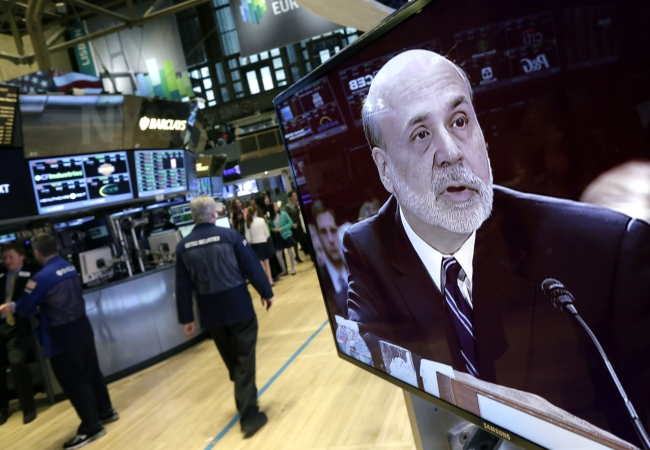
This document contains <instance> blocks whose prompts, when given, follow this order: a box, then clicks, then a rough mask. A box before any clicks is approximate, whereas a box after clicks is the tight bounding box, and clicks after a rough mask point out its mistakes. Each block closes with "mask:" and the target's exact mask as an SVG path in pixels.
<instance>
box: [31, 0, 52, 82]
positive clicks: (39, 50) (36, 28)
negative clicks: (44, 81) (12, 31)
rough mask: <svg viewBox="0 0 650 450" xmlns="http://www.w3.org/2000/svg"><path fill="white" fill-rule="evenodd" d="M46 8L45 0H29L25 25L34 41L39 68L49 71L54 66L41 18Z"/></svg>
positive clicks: (33, 45) (33, 46)
mask: <svg viewBox="0 0 650 450" xmlns="http://www.w3.org/2000/svg"><path fill="white" fill-rule="evenodd" d="M44 9H45V0H29V3H28V4H27V11H26V14H25V25H26V26H27V32H28V33H29V37H30V39H31V41H32V48H33V49H34V56H35V57H36V63H37V64H38V68H39V70H45V71H49V70H50V68H51V67H52V62H51V60H50V52H49V51H48V49H47V40H46V39H45V35H44V34H43V27H42V24H41V18H42V17H43V10H44Z"/></svg>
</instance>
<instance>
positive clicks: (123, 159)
mask: <svg viewBox="0 0 650 450" xmlns="http://www.w3.org/2000/svg"><path fill="white" fill-rule="evenodd" d="M29 169H30V172H31V176H32V183H33V185H34V192H35V194H36V203H37V206H38V212H39V214H52V213H56V212H62V211H67V210H72V209H78V208H87V207H93V206H101V205H105V204H110V203H115V202H120V201H124V200H131V199H132V198H133V190H132V188H131V174H130V172H129V165H128V163H127V156H126V152H117V153H101V154H94V155H80V156H69V157H62V158H49V159H38V160H32V161H30V162H29Z"/></svg>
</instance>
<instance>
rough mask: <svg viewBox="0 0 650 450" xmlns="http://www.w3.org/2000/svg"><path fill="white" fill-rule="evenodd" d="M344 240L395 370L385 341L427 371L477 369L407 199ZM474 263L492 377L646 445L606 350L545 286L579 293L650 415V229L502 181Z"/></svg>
mask: <svg viewBox="0 0 650 450" xmlns="http://www.w3.org/2000/svg"><path fill="white" fill-rule="evenodd" d="M343 245H344V255H345V259H346V262H347V264H348V268H349V270H350V277H349V288H348V309H349V314H350V319H352V320H355V321H357V322H358V323H359V324H360V332H361V333H362V335H363V337H364V340H365V341H366V343H367V344H368V346H369V348H370V349H371V353H372V355H373V363H374V365H375V367H377V368H379V369H381V370H385V368H384V367H383V364H382V358H381V353H380V351H379V346H378V340H379V339H382V340H386V341H390V342H392V343H394V344H396V345H398V346H400V347H404V348H406V349H408V350H410V351H411V352H412V353H413V359H414V363H415V366H416V367H415V369H416V373H418V374H419V364H420V360H421V359H422V358H423V359H428V360H433V361H438V362H442V363H445V364H449V365H451V366H453V367H454V369H456V370H460V371H466V369H465V368H464V362H463V359H462V357H461V355H460V349H459V346H458V344H457V339H456V336H455V334H454V331H453V328H452V325H451V323H450V321H449V320H448V318H447V314H446V311H445V306H444V302H443V297H442V294H441V293H440V292H439V291H438V289H437V288H436V286H435V284H434V282H433V280H431V278H430V276H429V274H428V272H427V270H426V268H425V267H424V265H423V263H422V262H421V260H420V258H419V257H418V255H417V253H416V252H415V249H414V248H413V246H412V245H411V243H410V241H409V240H408V237H407V236H406V232H405V231H404V228H403V226H402V224H401V219H400V217H399V208H398V205H397V201H396V200H395V198H394V197H391V198H390V199H389V200H388V202H387V203H386V204H385V205H384V206H383V207H382V208H381V211H380V212H379V214H378V215H377V216H375V217H373V218H370V219H368V220H365V221H363V222H360V223H358V224H356V225H354V226H352V227H351V228H350V229H349V230H348V232H347V233H346V235H345V238H344V243H343ZM473 265H474V274H473V280H472V285H473V289H472V291H473V292H472V297H473V308H474V309H473V314H474V331H475V335H476V342H477V349H476V352H477V359H478V361H477V362H478V367H477V369H478V371H479V373H480V374H481V378H482V379H484V380H486V381H489V382H493V383H497V384H501V385H504V386H508V387H512V388H515V389H520V390H523V391H528V392H532V393H535V394H537V395H540V396H542V397H544V398H546V399H547V400H548V401H550V402H551V403H553V404H555V405H556V406H558V407H560V408H563V409H565V410H567V411H569V412H571V413H573V414H575V415H577V416H579V417H582V418H584V419H585V420H588V421H590V422H592V423H594V424H595V425H597V426H600V427H602V428H605V429H608V430H610V431H612V432H614V433H615V434H617V435H619V436H621V437H623V438H624V439H628V440H630V441H632V442H637V441H636V440H635V438H636V436H635V433H634V431H633V429H632V428H631V427H630V426H629V424H628V421H627V416H626V415H625V412H624V410H623V409H622V401H620V400H619V399H618V398H617V397H618V394H617V391H616V388H615V386H614V384H613V382H612V381H611V380H610V378H609V376H608V374H607V372H606V371H605V369H604V364H602V362H601V360H600V358H599V356H598V354H597V352H596V350H595V348H594V346H593V345H592V344H591V342H590V341H589V340H588V337H587V335H586V333H585V332H584V331H583V330H582V329H580V328H579V326H578V325H577V323H576V322H575V320H574V319H572V318H571V317H569V316H568V315H567V314H564V313H563V312H561V311H559V310H557V309H555V308H554V307H553V305H552V304H551V303H550V302H549V301H548V300H547V299H546V298H545V297H544V294H543V292H542V290H541V282H542V281H543V280H544V279H545V278H547V277H553V278H557V279H559V280H560V281H562V282H563V283H564V284H565V286H566V287H567V288H568V289H569V290H570V291H571V292H572V293H573V294H574V296H575V298H576V306H577V309H578V311H579V312H580V314H581V315H582V317H583V318H584V320H585V321H586V322H587V324H589V326H590V327H591V328H592V330H593V331H594V333H595V334H596V335H597V336H598V338H599V339H600V342H601V344H602V345H603V347H604V348H605V351H606V352H607V354H608V356H609V358H610V360H611V361H612V364H613V365H614V367H615V369H616V370H617V372H618V375H619V377H620V378H621V381H622V383H623V385H624V388H625V389H626V392H627V394H628V396H629V397H630V398H631V400H632V401H633V403H634V405H635V407H636V408H637V412H639V413H640V414H641V415H644V413H646V411H647V408H648V405H649V404H650V401H649V399H650V369H649V368H650V226H649V225H648V224H647V223H645V222H643V221H640V220H632V219H630V218H629V217H627V216H625V215H622V214H618V213H615V212H612V211H609V210H605V209H602V208H598V207H593V206H589V205H585V204H580V203H576V202H568V201H562V200H556V199H552V198H548V197H541V196H535V195H527V194H522V193H518V192H515V191H512V190H508V189H504V188H499V187H495V190H494V207H493V213H492V216H491V217H490V218H489V219H488V220H487V221H486V222H485V223H484V224H483V225H482V226H481V228H480V229H479V230H478V231H477V236H476V246H475V250H474V260H473ZM418 377H419V376H418ZM419 383H420V387H421V380H419ZM645 423H646V424H647V420H646V421H645Z"/></svg>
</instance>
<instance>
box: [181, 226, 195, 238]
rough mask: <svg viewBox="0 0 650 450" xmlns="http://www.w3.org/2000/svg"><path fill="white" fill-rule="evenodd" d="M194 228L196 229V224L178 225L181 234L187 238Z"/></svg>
mask: <svg viewBox="0 0 650 450" xmlns="http://www.w3.org/2000/svg"><path fill="white" fill-rule="evenodd" d="M193 229H194V224H192V225H184V226H182V227H178V232H179V233H180V234H181V237H183V238H185V237H187V236H188V235H189V234H190V233H191V232H192V230H193Z"/></svg>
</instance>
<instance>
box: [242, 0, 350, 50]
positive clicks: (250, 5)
mask: <svg viewBox="0 0 650 450" xmlns="http://www.w3.org/2000/svg"><path fill="white" fill-rule="evenodd" d="M230 7H231V8H232V12H233V17H234V19H235V27H236V28H237V36H238V37H239V47H240V51H241V56H248V55H253V54H256V53H260V52H263V51H265V50H270V49H272V48H279V47H284V46H285V45H288V44H292V43H294V42H298V41H302V40H304V39H309V38H311V37H313V36H318V35H321V34H324V33H328V32H330V31H334V30H338V29H340V28H342V26H341V25H338V24H336V23H334V22H330V21H329V20H327V19H323V18H322V17H320V16H318V15H316V14H314V13H313V12H311V11H309V10H307V9H305V8H302V7H301V6H300V5H298V3H296V2H295V0H230Z"/></svg>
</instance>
